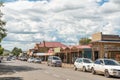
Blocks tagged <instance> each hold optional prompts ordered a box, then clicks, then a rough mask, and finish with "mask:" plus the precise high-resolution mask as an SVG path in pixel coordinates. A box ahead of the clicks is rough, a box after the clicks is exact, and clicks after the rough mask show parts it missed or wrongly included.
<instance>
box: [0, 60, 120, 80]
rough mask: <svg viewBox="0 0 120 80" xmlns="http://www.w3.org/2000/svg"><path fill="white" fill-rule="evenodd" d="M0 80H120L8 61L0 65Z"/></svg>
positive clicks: (118, 79) (71, 70)
mask: <svg viewBox="0 0 120 80" xmlns="http://www.w3.org/2000/svg"><path fill="white" fill-rule="evenodd" d="M0 80H120V78H105V77H104V76H103V75H92V74H91V73H89V72H82V71H74V70H73V69H66V68H60V67H49V66H47V65H46V64H35V63H28V62H24V61H9V62H4V63H1V64H0Z"/></svg>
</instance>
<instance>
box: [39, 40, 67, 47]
mask: <svg viewBox="0 0 120 80" xmlns="http://www.w3.org/2000/svg"><path fill="white" fill-rule="evenodd" d="M44 46H45V47H49V48H55V47H67V46H66V45H64V44H62V43H60V42H45V41H44V42H43V43H40V44H39V47H44Z"/></svg>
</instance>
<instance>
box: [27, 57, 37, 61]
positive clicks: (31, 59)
mask: <svg viewBox="0 0 120 80" xmlns="http://www.w3.org/2000/svg"><path fill="white" fill-rule="evenodd" d="M34 59H35V58H33V57H30V58H28V60H27V62H34Z"/></svg>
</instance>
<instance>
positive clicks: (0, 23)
mask: <svg viewBox="0 0 120 80" xmlns="http://www.w3.org/2000/svg"><path fill="white" fill-rule="evenodd" d="M3 6H4V5H3V3H2V2H0V43H1V41H2V39H3V38H4V37H5V36H6V35H7V34H6V29H5V28H4V26H5V24H6V22H5V21H3V20H2V16H3V13H2V11H1V7H3ZM3 51H4V49H3V48H2V46H1V45H0V55H2V54H3Z"/></svg>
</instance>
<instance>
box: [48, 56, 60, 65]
mask: <svg viewBox="0 0 120 80" xmlns="http://www.w3.org/2000/svg"><path fill="white" fill-rule="evenodd" d="M47 65H48V66H59V67H61V66H62V60H61V58H60V57H57V56H49V57H48V61H47Z"/></svg>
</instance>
